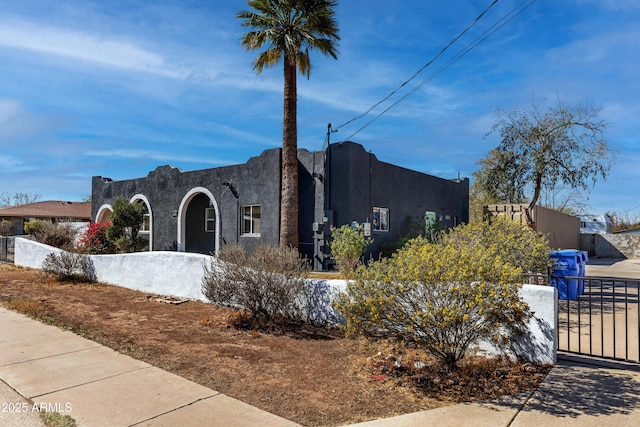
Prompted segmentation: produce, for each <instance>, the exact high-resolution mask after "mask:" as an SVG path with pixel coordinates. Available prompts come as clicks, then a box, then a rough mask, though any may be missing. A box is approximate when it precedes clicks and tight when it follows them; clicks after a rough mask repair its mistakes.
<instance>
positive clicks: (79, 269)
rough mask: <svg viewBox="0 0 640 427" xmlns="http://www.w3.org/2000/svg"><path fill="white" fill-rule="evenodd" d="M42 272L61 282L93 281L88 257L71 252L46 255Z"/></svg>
mask: <svg viewBox="0 0 640 427" xmlns="http://www.w3.org/2000/svg"><path fill="white" fill-rule="evenodd" d="M42 271H43V272H44V273H45V275H48V276H55V277H56V278H57V279H58V280H59V281H63V282H66V281H75V282H77V281H81V282H92V281H94V279H95V277H94V276H95V275H94V274H93V270H92V264H91V260H90V259H89V257H88V256H87V255H84V254H78V253H73V252H60V253H53V252H52V253H50V254H48V255H47V256H46V257H45V259H44V261H43V262H42Z"/></svg>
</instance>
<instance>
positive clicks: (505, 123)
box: [477, 100, 617, 227]
mask: <svg viewBox="0 0 640 427" xmlns="http://www.w3.org/2000/svg"><path fill="white" fill-rule="evenodd" d="M601 111H602V107H595V106H593V105H590V104H587V103H577V104H575V105H568V104H565V103H564V102H563V101H562V100H558V103H557V105H556V106H553V107H550V108H548V109H546V110H543V109H542V107H541V106H540V105H539V104H536V103H535V101H534V102H532V105H531V106H530V107H528V108H522V109H514V110H511V111H504V110H498V120H497V122H496V123H495V125H494V126H493V129H492V131H491V132H490V133H489V134H491V133H495V132H497V133H498V134H499V135H500V137H501V138H502V140H501V142H500V144H499V145H498V147H496V148H495V149H493V150H491V151H490V152H489V154H488V156H487V157H486V158H485V159H483V160H481V162H480V164H481V165H482V168H481V170H480V171H479V172H477V176H480V177H485V178H487V179H484V180H479V181H478V185H479V187H480V189H479V190H480V191H481V192H483V193H485V194H489V195H496V196H497V197H500V195H501V194H503V195H504V194H507V195H515V196H523V195H526V196H527V199H528V200H529V204H528V207H527V209H526V210H525V212H526V216H527V222H528V224H529V225H530V226H532V227H533V226H534V223H533V219H532V215H531V211H532V209H533V208H534V207H535V206H536V204H538V202H539V200H540V195H541V193H542V191H543V187H544V186H548V188H562V187H566V188H569V189H572V190H588V189H589V187H590V185H591V186H592V185H593V184H595V182H596V181H597V180H598V179H600V178H602V179H606V178H607V176H608V174H609V171H610V170H611V167H612V165H613V162H614V161H615V157H616V154H617V153H616V152H614V151H613V150H612V149H611V148H610V147H609V144H608V143H607V141H606V140H605V138H604V129H605V128H606V123H605V121H604V120H602V119H600V118H599V114H600V112H601ZM507 178H508V179H507ZM498 184H499V185H498ZM509 187H511V188H509ZM496 188H499V189H501V192H499V193H497V194H496ZM507 190H508V191H507ZM501 202H502V203H513V202H514V201H512V200H501ZM516 202H517V201H516Z"/></svg>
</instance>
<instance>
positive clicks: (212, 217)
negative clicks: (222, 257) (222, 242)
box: [178, 187, 220, 254]
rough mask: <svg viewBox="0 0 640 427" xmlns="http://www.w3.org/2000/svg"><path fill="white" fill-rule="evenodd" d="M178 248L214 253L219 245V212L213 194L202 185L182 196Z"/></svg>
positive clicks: (185, 250) (179, 213) (179, 212)
mask: <svg viewBox="0 0 640 427" xmlns="http://www.w3.org/2000/svg"><path fill="white" fill-rule="evenodd" d="M178 218H179V220H178V250H179V251H182V252H194V253H201V254H216V253H217V252H218V247H219V236H220V221H219V218H220V212H219V210H218V204H217V203H216V200H215V198H214V197H213V194H211V192H210V191H209V190H207V189H206V188H203V187H197V188H194V189H192V190H191V191H189V192H188V193H187V195H185V196H184V198H183V199H182V202H181V203H180V208H179V210H178Z"/></svg>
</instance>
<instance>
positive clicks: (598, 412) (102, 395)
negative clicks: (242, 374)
mask: <svg viewBox="0 0 640 427" xmlns="http://www.w3.org/2000/svg"><path fill="white" fill-rule="evenodd" d="M620 366H621V365H620V364H615V363H611V364H609V366H594V365H587V364H584V363H581V360H580V359H576V360H562V361H560V362H559V363H558V365H557V366H556V367H554V368H553V369H552V371H551V373H550V374H549V375H548V376H547V378H546V379H545V381H544V382H543V383H542V384H541V386H540V388H539V389H538V390H537V391H534V392H531V393H525V394H521V395H516V396H506V397H503V398H500V399H493V400H491V401H485V402H476V403H467V404H460V405H455V406H449V407H444V408H439V409H434V410H430V411H424V412H417V413H413V414H406V415H402V416H398V417H394V418H388V419H384V420H375V421H369V422H365V423H360V424H357V425H358V426H367V427H391V426H393V427H405V426H406V427H409V426H418V425H434V426H459V425H466V426H518V427H530V426H531V427H532V426H536V427H538V426H554V427H555V426H565V425H566V426H574V425H575V426H601V425H605V424H611V425H613V424H615V425H616V427H622V426H640V372H639V371H638V370H637V369H636V370H632V369H619V368H620ZM623 367H626V366H623ZM626 368H629V367H626ZM0 380H1V381H0V404H2V408H0V409H2V411H0V425H2V426H39V425H42V423H41V421H40V420H39V417H38V416H37V414H36V413H35V412H32V409H33V408H34V405H35V407H36V409H37V408H38V407H40V406H43V407H46V408H47V409H49V410H53V411H56V412H60V413H61V414H63V415H64V414H68V415H70V416H71V417H73V418H74V419H75V420H76V421H77V423H78V425H79V426H105V425H113V426H134V425H135V426H174V425H180V426H276V427H277V426H295V425H297V424H295V423H293V422H291V421H288V420H285V419H283V418H280V417H278V416H275V415H273V414H270V413H268V412H265V411H262V410H260V409H257V408H255V407H252V406H250V405H247V404H245V403H243V402H240V401H238V400H236V399H232V398H230V397H228V396H225V395H224V394H221V393H218V392H216V391H213V390H211V389H208V388H206V387H203V386H200V385H198V384H195V383H193V382H191V381H189V380H186V379H184V378H181V377H178V376H176V375H174V374H171V373H169V372H166V371H163V370H161V369H158V368H155V367H153V366H151V365H149V364H147V363H144V362H140V361H138V360H135V359H133V358H131V357H128V356H125V355H122V354H119V353H117V352H115V351H113V350H111V349H108V348H106V347H103V346H101V345H99V344H96V343H95V342H93V341H89V340H87V339H84V338H82V337H79V336H77V335H75V334H73V333H71V332H68V331H63V330H60V329H58V328H55V327H53V326H48V325H44V324H42V323H40V322H37V321H35V320H32V319H29V318H28V317H25V316H23V315H20V314H17V313H14V312H11V311H8V310H6V309H4V308H2V307H0ZM17 408H19V409H17ZM23 408H27V411H26V412H25V411H23V410H22V409H23ZM18 411H19V412H18Z"/></svg>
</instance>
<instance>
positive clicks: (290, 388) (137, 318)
mask: <svg viewBox="0 0 640 427" xmlns="http://www.w3.org/2000/svg"><path fill="white" fill-rule="evenodd" d="M0 302H1V303H2V304H3V305H4V306H5V307H7V308H9V309H13V310H17V311H21V312H25V313H27V314H29V315H31V316H32V317H36V318H38V319H40V320H42V321H45V322H47V323H52V324H55V325H57V326H60V327H64V328H66V329H70V330H72V331H74V332H76V333H78V334H80V335H83V336H85V337H87V338H90V339H92V340H94V341H96V342H99V343H101V344H103V345H106V346H108V347H111V348H113V349H115V350H117V351H119V352H121V353H125V354H128V355H130V356H132V357H134V358H136V359H140V360H144V361H146V362H148V363H150V364H152V365H155V366H157V367H159V368H162V369H165V370H167V371H170V372H173V373H175V374H177V375H180V376H182V377H184V378H188V379H190V380H192V381H194V382H196V383H199V384H202V385H204V386H206V387H210V388H212V389H214V390H217V391H219V392H222V393H224V394H226V395H228V396H231V397H234V398H236V399H240V400H241V401H243V402H246V403H249V404H251V405H254V406H256V407H258V408H261V409H264V410H266V411H269V412H272V413H275V414H277V415H280V416H282V417H284V418H287V419H290V420H292V421H295V422H298V423H300V424H303V425H306V426H313V425H339V424H346V423H352V422H357V421H363V420H367V419H372V418H379V417H388V416H393V415H397V414H402V413H408V412H413V411H418V410H424V409H429V408H436V407H439V406H445V405H450V404H454V403H457V402H462V401H473V400H480V399H486V398H491V397H496V396H500V395H504V394H513V393H518V392H523V391H527V390H531V389H533V388H535V387H536V386H537V385H538V384H539V383H540V382H541V381H542V380H543V379H544V377H545V376H546V374H547V373H548V371H549V369H550V367H548V366H535V365H531V364H508V363H506V362H498V361H496V362H487V361H481V362H478V361H475V360H470V361H468V362H467V363H466V364H465V365H464V366H463V367H462V369H461V370H460V372H459V373H458V374H455V375H447V374H445V373H442V372H441V371H440V370H439V369H437V367H436V366H435V365H434V364H433V363H432V361H431V359H430V358H429V357H427V356H426V355H425V354H422V353H420V352H419V351H417V350H413V349H409V350H403V349H401V348H395V347H393V345H392V344H390V343H387V342H367V341H365V340H348V339H344V338H342V337H341V335H340V333H339V331H337V330H334V331H328V330H321V329H314V328H311V327H305V326H300V327H298V328H293V329H291V330H289V331H286V332H284V333H283V332H277V331H272V332H270V333H268V332H257V331H250V330H239V329H236V328H234V327H233V326H232V323H233V319H234V317H235V316H237V313H234V312H233V311H231V310H229V309H226V308H220V307H216V306H213V305H211V304H205V303H202V302H196V301H189V302H185V303H182V304H177V305H176V304H168V303H165V302H159V301H157V298H154V297H153V296H150V295H147V294H144V293H141V292H136V291H131V290H128V289H124V288H120V287H116V286H108V285H99V284H84V283H75V284H72V283H57V282H52V281H45V280H43V279H42V278H41V277H40V276H39V274H38V273H37V272H35V271H32V270H27V269H20V268H16V267H13V266H9V265H6V264H0ZM416 362H421V363H417V364H416ZM423 364H424V367H423ZM416 365H417V366H418V367H419V368H420V369H418V368H416ZM478 366H480V368H478Z"/></svg>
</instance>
